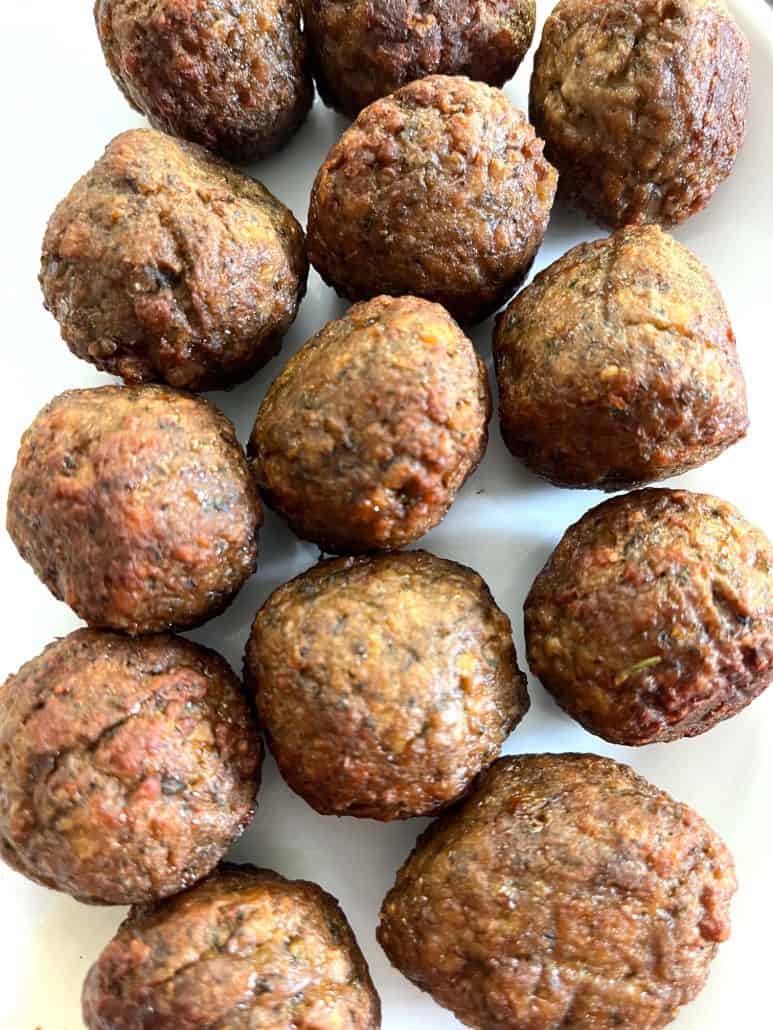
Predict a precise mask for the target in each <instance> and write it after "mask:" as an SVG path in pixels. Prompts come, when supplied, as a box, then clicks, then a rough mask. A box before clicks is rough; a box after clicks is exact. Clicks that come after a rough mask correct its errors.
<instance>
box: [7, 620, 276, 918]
mask: <svg viewBox="0 0 773 1030" xmlns="http://www.w3.org/2000/svg"><path fill="white" fill-rule="evenodd" d="M262 759H263V749H262V746H261V743H260V738H259V736H258V730H257V725H256V723H255V719H254V716H253V715H252V712H251V710H250V708H249V706H248V704H247V701H246V699H245V698H244V696H243V694H242V691H241V684H240V683H239V681H238V679H237V678H236V676H234V674H233V672H232V671H231V669H230V668H229V667H228V665H227V664H226V662H225V661H224V660H223V659H222V658H221V657H220V656H219V655H217V654H215V652H214V651H209V650H207V649H206V648H203V647H199V646H198V645H197V644H193V643H191V642H190V641H188V640H183V639H181V638H179V637H173V636H169V635H166V636H152V637H143V638H142V639H140V640H131V639H130V638H128V637H125V636H121V635H120V634H117V633H107V632H104V631H103V630H91V629H80V630H76V631H75V632H74V633H71V634H70V635H69V636H67V637H65V638H64V639H62V640H57V641H55V642H54V643H53V644H49V646H48V647H47V648H46V649H45V650H44V651H43V653H42V654H40V655H39V656H38V657H37V658H33V659H32V661H29V662H27V664H26V665H23V666H22V668H21V669H20V670H19V672H18V673H17V674H16V675H15V676H11V677H10V678H9V679H8V680H7V681H6V683H5V685H4V687H3V689H2V691H0V845H1V847H0V854H2V857H3V858H5V860H6V861H7V862H8V863H9V864H10V865H11V866H13V867H14V868H15V869H16V870H17V871H18V872H20V873H23V874H24V875H25V876H28V877H29V878H30V879H32V880H35V881H37V882H38V883H42V884H43V885H44V886H46V887H51V888H53V889H55V890H61V891H65V892H66V893H68V894H72V895H73V897H76V898H78V899H79V900H81V901H89V902H97V903H101V904H113V905H125V904H130V903H132V902H140V901H149V900H151V899H155V898H162V897H165V896H167V895H169V894H176V893H177V891H180V890H182V889H183V888H184V887H188V886H190V884H192V883H195V881H196V880H199V879H200V878H201V877H202V876H206V874H207V873H209V872H210V870H211V869H212V868H213V867H214V866H215V865H216V864H217V862H218V861H219V860H220V859H221V858H222V856H223V855H224V854H225V852H226V851H227V849H228V847H229V846H230V845H231V843H232V841H233V840H234V839H235V838H236V837H238V836H239V834H240V833H241V832H242V830H243V829H244V828H245V826H246V825H247V823H248V822H249V821H250V819H251V817H252V814H253V811H254V807H255V795H256V793H257V789H258V783H259V780H260V766H261V762H262Z"/></svg>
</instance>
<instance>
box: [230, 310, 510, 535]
mask: <svg viewBox="0 0 773 1030" xmlns="http://www.w3.org/2000/svg"><path fill="white" fill-rule="evenodd" d="M490 411H491V399H490V394H489V387H488V378H487V376H486V368H485V365H484V364H483V362H482V361H481V360H480V358H479V357H478V356H477V355H476V353H475V350H474V348H473V345H472V343H471V342H470V340H468V339H467V337H466V336H465V335H464V334H463V333H462V332H461V330H460V329H459V327H458V326H457V324H456V323H455V322H454V320H453V319H452V318H451V317H450V315H448V314H447V313H446V311H444V310H443V308H441V307H440V306H439V305H437V304H431V303H430V302H429V301H426V300H419V299H417V298H416V297H401V298H399V299H394V298H391V297H378V298H376V299H375V300H371V301H365V302H363V303H362V304H355V306H354V307H353V308H351V309H350V310H349V311H348V312H347V314H346V315H345V316H344V317H343V318H339V319H337V320H336V321H334V322H329V323H328V324H327V325H326V326H325V327H324V328H323V329H321V330H320V332H318V333H317V334H316V336H313V337H312V338H311V339H310V340H309V341H308V343H306V345H305V346H304V347H302V348H301V350H300V351H299V352H298V353H297V354H296V355H295V356H294V357H293V358H292V359H291V360H290V361H289V363H288V364H287V366H286V367H285V369H284V371H283V372H282V374H281V376H280V377H279V378H278V379H277V380H276V382H275V383H274V385H273V386H272V387H271V389H270V390H269V391H268V393H267V394H266V397H265V399H264V401H263V404H262V405H261V408H260V411H259V412H258V417H257V421H256V422H255V428H254V430H253V432H252V437H251V439H250V445H249V452H250V454H251V457H252V462H253V468H254V471H255V474H256V476H257V479H258V483H259V484H260V487H261V490H262V492H263V496H264V497H265V499H266V501H267V502H268V503H269V504H270V505H271V507H272V508H275V509H276V510H277V511H278V512H279V513H280V514H282V515H283V516H284V517H285V518H286V519H287V520H288V522H289V523H290V525H291V526H292V528H293V530H294V531H295V532H296V533H297V534H298V535H299V536H300V537H303V538H304V539H305V540H311V541H313V542H314V543H317V544H319V546H320V547H321V548H322V549H323V550H324V551H336V552H339V553H343V554H353V553H356V552H361V551H377V550H386V549H388V548H393V547H403V546H405V545H406V544H410V543H412V542H413V541H414V540H417V539H418V538H419V537H420V536H422V535H423V534H424V533H426V532H427V531H428V530H430V529H431V528H432V527H433V526H435V525H437V523H438V522H440V520H441V519H442V518H443V516H444V515H445V514H446V512H447V511H448V509H449V508H450V506H451V503H452V502H453V499H454V496H455V495H456V492H457V490H458V489H459V488H460V487H461V485H462V484H463V483H464V481H465V480H466V479H467V477H468V476H469V475H470V474H471V473H472V472H474V470H475V468H476V467H477V465H478V462H479V461H480V459H481V458H482V457H483V452H484V450H485V449H486V443H487V440H488V420H489V416H490Z"/></svg>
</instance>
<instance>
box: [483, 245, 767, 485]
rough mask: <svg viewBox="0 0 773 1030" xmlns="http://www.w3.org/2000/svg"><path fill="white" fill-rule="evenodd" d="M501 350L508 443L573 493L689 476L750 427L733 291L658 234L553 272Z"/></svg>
mask: <svg viewBox="0 0 773 1030" xmlns="http://www.w3.org/2000/svg"><path fill="white" fill-rule="evenodd" d="M494 354H495V363H496V370H497V378H498V381H499V399H500V400H499V403H500V416H501V425H502V436H503V437H504V440H505V442H506V444H507V446H508V448H509V449H510V450H511V451H512V453H513V454H514V455H515V456H516V457H518V458H521V460H522V461H523V462H524V463H525V464H526V465H527V466H528V467H529V468H530V469H531V470H532V471H533V472H536V473H537V474H538V475H541V476H544V477H545V478H546V479H549V480H550V481H551V482H553V483H556V484H557V485H559V486H574V487H594V488H596V489H603V490H620V489H626V488H629V487H631V486H635V485H637V484H641V483H646V482H650V481H652V480H657V479H666V478H668V477H670V476H675V475H679V474H680V473H682V472H686V471H687V470H688V469H691V468H695V467H696V466H698V465H702V464H703V463H704V462H707V461H710V460H711V459H712V458H715V457H716V456H717V455H718V454H720V453H721V452H722V451H723V450H725V448H726V447H728V446H730V444H733V443H735V442H736V440H738V439H740V438H741V437H743V436H744V435H745V433H746V429H747V427H748V425H749V417H748V412H747V407H746V385H745V382H744V378H743V373H742V372H741V366H740V363H739V360H738V354H737V352H736V348H735V336H734V334H733V330H732V328H731V326H730V321H729V319H728V315H727V311H726V309H725V305H724V302H723V300H722V296H721V294H720V292H719V290H718V289H717V287H716V285H715V283H714V281H713V280H712V278H711V276H710V275H709V273H708V271H707V270H706V269H705V268H704V266H703V265H702V264H701V263H700V261H698V259H697V258H696V257H695V256H694V255H693V254H691V253H690V251H689V250H687V248H686V247H683V246H682V245H681V244H680V243H677V241H676V240H674V239H672V238H671V237H670V236H668V235H666V234H665V233H663V232H662V231H661V230H660V229H659V228H658V227H657V226H631V227H628V228H625V229H620V230H618V232H616V233H614V234H613V235H612V236H610V237H609V238H608V239H606V240H598V241H596V242H595V243H582V244H580V245H579V246H578V247H574V248H572V250H570V251H569V253H568V254H565V255H564V256H563V257H562V258H560V259H559V260H558V261H556V262H555V263H554V264H552V265H550V266H549V267H548V268H546V269H545V270H544V271H542V272H540V273H539V275H537V276H536V278H535V279H534V281H533V282H532V283H531V284H530V285H529V286H527V287H526V289H525V290H523V291H522V292H521V293H519V294H518V296H517V297H516V298H515V300H514V301H513V302H512V303H511V304H510V306H509V307H508V308H507V310H506V311H505V312H504V313H503V315H502V316H501V318H500V320H499V323H498V326H497V329H496V332H495V337H494Z"/></svg>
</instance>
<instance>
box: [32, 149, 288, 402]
mask: <svg viewBox="0 0 773 1030" xmlns="http://www.w3.org/2000/svg"><path fill="white" fill-rule="evenodd" d="M307 273H308V263H307V260H306V254H305V250H304V237H303V231H302V229H301V227H300V226H299V225H298V223H297V222H296V220H295V219H294V218H293V216H292V214H291V212H290V211H289V210H288V209H287V208H286V207H285V206H284V205H283V204H281V203H280V202H279V201H278V200H277V199H276V197H274V196H272V195H271V194H270V193H269V191H268V190H267V189H266V188H265V187H264V186H262V185H261V184H260V183H259V182H255V181H254V180H252V179H249V178H248V177H247V176H245V175H242V174H241V173H240V172H237V171H235V170H234V169H232V168H229V167H228V166H227V165H226V164H224V163H223V162H222V161H220V160H219V159H217V158H215V157H213V156H212V155H211V154H208V153H207V152H206V151H205V150H203V149H202V148H201V147H197V146H195V145H194V144H192V143H179V142H178V141H176V140H173V139H171V138H170V137H168V136H164V135H163V134H162V133H160V132H154V131H153V130H152V129H137V130H133V131H131V132H125V133H123V134H122V135H121V136H118V137H117V138H116V139H114V140H113V142H112V143H111V144H110V145H109V146H108V148H107V150H106V151H105V153H104V155H103V156H102V157H101V158H100V160H99V161H97V163H96V165H94V167H93V168H92V170H91V171H90V172H88V173H87V174H86V175H85V176H84V177H83V178H82V179H80V180H79V182H77V183H76V184H75V186H74V187H73V189H72V190H71V191H70V193H69V195H68V196H67V197H66V198H65V199H64V200H63V201H62V202H61V204H59V206H58V207H57V209H56V211H55V212H54V214H53V216H52V218H51V220H50V222H49V223H48V229H47V230H46V235H45V239H44V240H43V256H42V261H41V271H40V283H41V286H42V288H43V295H44V298H45V304H46V307H47V308H48V310H49V311H50V312H51V313H52V314H53V316H54V317H55V318H56V319H57V321H58V322H59V325H60V329H61V332H62V336H63V338H64V340H65V342H66V343H67V345H68V347H69V348H70V350H71V351H72V352H73V354H75V355H76V356H77V357H79V358H83V360H84V361H90V362H91V363H92V364H93V365H96V366H97V368H99V369H102V371H104V372H110V373H111V374H113V375H117V376H122V377H123V378H124V379H125V380H126V381H127V382H130V383H138V382H152V381H163V382H166V383H169V384H170V385H172V386H177V387H185V388H187V389H191V390H208V389H216V388H222V387H226V386H231V385H233V384H234V383H237V382H240V381H241V380H243V379H246V378H248V377H249V376H251V375H252V374H253V372H255V371H256V370H257V369H258V368H260V367H261V366H262V365H265V363H266V362H267V361H268V360H269V359H270V358H272V357H273V356H274V355H275V354H276V353H277V352H278V350H279V347H280V344H281V339H282V336H283V335H284V333H285V332H286V330H287V328H288V327H289V325H290V324H291V322H292V321H293V319H294V318H295V316H296V313H297V311H298V306H299V304H300V302H301V298H302V297H303V295H304V293H305V291H306V277H307Z"/></svg>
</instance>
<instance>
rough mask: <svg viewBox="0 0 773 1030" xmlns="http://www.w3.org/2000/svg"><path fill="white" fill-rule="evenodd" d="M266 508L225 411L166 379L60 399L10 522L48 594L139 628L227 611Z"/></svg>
mask: <svg viewBox="0 0 773 1030" xmlns="http://www.w3.org/2000/svg"><path fill="white" fill-rule="evenodd" d="M262 519H263V515H262V511H261V507H260V501H259V500H258V496H257V491H256V489H255V486H254V483H253V480H252V476H251V475H250V471H249V468H248V467H247V460H246V458H245V456H244V452H243V451H242V449H241V447H240V446H239V443H238V442H237V440H236V435H235V433H234V428H233V426H232V425H231V423H230V422H229V421H228V419H227V418H226V417H225V415H221V414H220V412H219V411H218V410H217V408H215V407H214V405H212V404H209V403H208V402H207V401H204V400H201V399H200V398H198V397H191V396H189V395H187V394H183V393H177V392H176V391H174V390H169V389H167V388H166V387H162V386H135V387H128V386H127V387H117V386H102V387H99V388H98V389H93V390H70V391H69V392H67V393H62V394H60V395H59V396H58V397H55V398H54V399H53V400H52V401H51V402H50V403H49V404H47V405H46V407H45V408H43V410H42V411H41V412H40V414H39V415H38V416H37V418H36V419H35V421H34V422H33V423H32V425H31V426H30V427H29V429H28V430H27V431H26V433H25V434H24V436H23V437H22V441H21V447H20V449H19V456H18V458H17V461H16V468H15V469H14V471H13V477H12V479H11V486H10V490H9V492H8V532H9V533H10V535H11V538H12V539H13V542H14V543H15V544H16V547H17V548H18V550H19V553H20V554H21V556H22V558H24V560H25V561H28V562H29V563H30V565H31V566H32V568H33V569H34V571H35V573H36V574H37V575H38V576H39V577H40V579H42V581H43V582H44V583H45V584H46V586H47V587H48V588H49V590H50V591H51V593H52V594H54V596H55V597H57V598H59V599H60V600H62V601H65V602H66V603H67V604H69V605H70V607H71V608H72V609H73V610H74V611H75V612H76V613H77V614H78V615H79V616H80V617H81V618H82V619H83V620H84V621H86V622H88V623H90V624H91V625H95V626H103V627H108V628H111V629H120V630H124V631H125V632H127V633H132V634H135V633H154V632H158V631H160V630H165V629H175V628H176V629H183V628H190V627H192V626H195V625H198V624H199V623H201V622H204V621H206V620H207V619H209V618H212V616H214V615H217V614H218V613H219V612H221V611H222V610H223V609H224V608H225V607H226V606H227V605H228V603H229V602H230V601H231V599H232V598H233V596H234V595H235V594H236V593H237V591H238V590H239V589H240V587H241V586H242V584H243V583H244V581H245V580H246V579H247V578H248V577H249V576H250V575H251V574H252V573H253V572H254V570H255V565H256V562H257V552H258V544H257V537H258V529H259V527H260V524H261V522H262Z"/></svg>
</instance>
